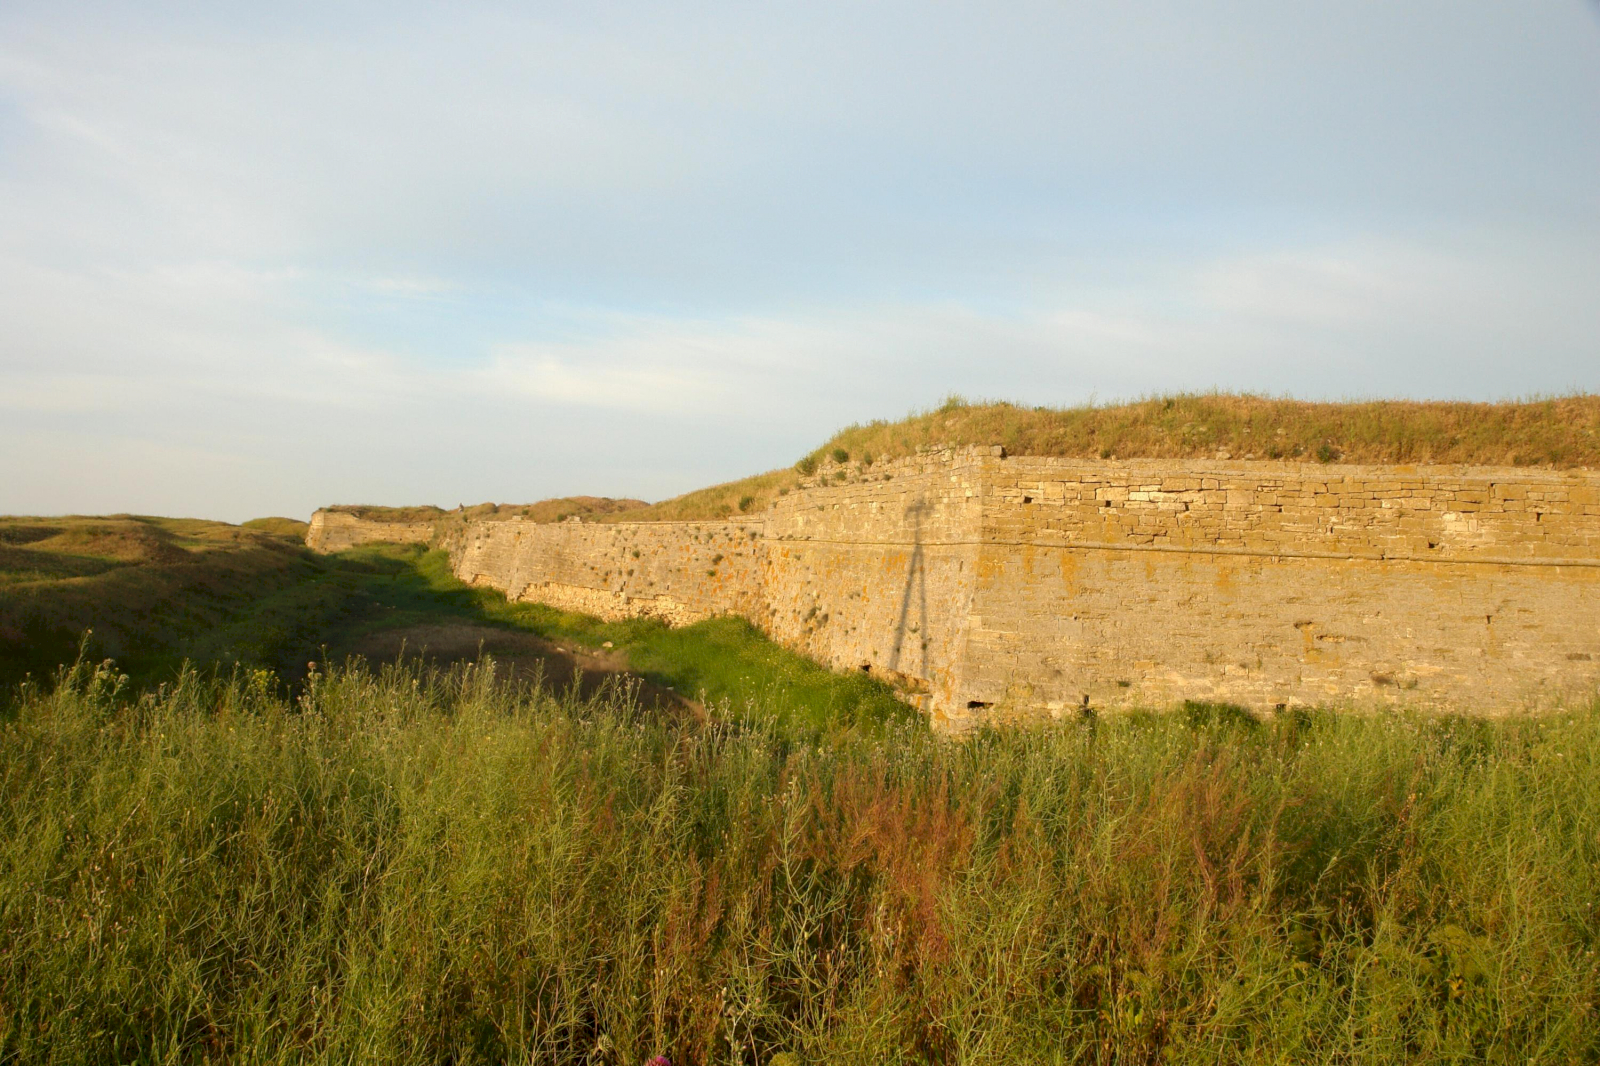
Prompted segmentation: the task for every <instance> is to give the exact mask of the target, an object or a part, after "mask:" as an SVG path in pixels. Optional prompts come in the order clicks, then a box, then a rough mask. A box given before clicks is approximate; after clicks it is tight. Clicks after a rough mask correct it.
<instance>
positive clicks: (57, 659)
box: [0, 517, 911, 732]
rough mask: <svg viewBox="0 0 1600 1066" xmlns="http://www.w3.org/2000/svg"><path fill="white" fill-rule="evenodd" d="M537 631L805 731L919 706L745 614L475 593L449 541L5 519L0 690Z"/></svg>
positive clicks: (276, 663)
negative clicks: (323, 540) (450, 553)
mask: <svg viewBox="0 0 1600 1066" xmlns="http://www.w3.org/2000/svg"><path fill="white" fill-rule="evenodd" d="M451 619H454V620H460V621H465V622H471V623H478V624H489V625H494V626H499V627H502V628H505V629H508V630H522V631H527V632H533V633H536V634H538V635H540V636H543V637H549V638H555V639H560V640H563V641H566V642H569V643H576V644H583V645H586V646H588V647H590V648H598V647H600V646H601V645H602V644H603V643H605V642H607V641H610V642H612V643H613V644H614V645H615V646H616V647H617V648H618V649H620V650H621V651H622V652H623V653H624V654H626V655H627V656H628V659H629V662H630V665H631V666H632V668H633V669H634V670H635V672H637V673H641V674H644V675H646V676H647V677H648V678H650V679H651V680H652V681H655V682H657V683H658V684H662V685H667V686H671V687H672V688H674V689H675V690H677V691H678V692H679V693H682V694H683V695H685V696H686V697H689V698H692V699H703V700H705V701H708V702H711V703H714V704H719V705H725V706H731V707H734V708H743V707H747V706H751V705H754V706H759V707H760V708H761V710H762V713H764V714H770V715H772V716H774V717H776V718H777V719H778V720H779V721H780V722H782V723H785V724H786V725H787V726H789V727H792V728H793V729H796V730H801V731H808V732H815V731H817V730H821V729H825V728H831V727H834V726H839V725H852V724H855V725H860V726H862V727H866V728H878V727H879V726H881V725H882V724H884V723H885V722H887V721H889V720H892V719H895V718H903V717H908V716H910V714H911V712H909V711H908V710H907V709H906V708H905V707H904V705H902V704H901V703H899V701H897V700H896V699H895V698H894V696H893V694H892V693H891V692H890V690H889V689H887V688H886V687H885V686H883V685H881V684H879V683H878V682H875V681H872V680H871V679H869V678H866V677H861V676H856V675H839V674H834V673H832V672H830V671H829V670H827V669H825V668H823V667H822V666H819V665H818V664H816V663H815V662H812V661H811V660H809V659H806V658H804V657H802V656H798V655H795V654H793V653H792V652H789V651H786V650H784V649H782V648H780V647H778V646H777V645H775V644H773V643H772V642H771V641H769V640H767V639H766V638H765V637H763V636H762V635H761V634H760V633H758V632H757V631H756V630H755V629H754V628H752V627H751V626H750V625H749V624H748V623H746V622H744V621H742V620H739V619H733V618H724V619H715V620H712V621H709V622H702V623H700V624H698V625H694V626H688V627H685V628H682V629H675V630H674V629H668V628H667V627H665V626H663V625H661V624H660V623H658V622H648V621H642V620H641V621H634V622H626V623H619V624H607V623H602V622H600V621H598V620H597V619H594V618H590V617H587V616H584V615H577V614H568V613H563V612H558V611H554V610H552V609H550V608H547V607H543V606H540V605H532V604H512V603H508V602H507V601H506V599H505V597H504V596H502V595H501V594H500V593H498V592H495V591H493V590H489V589H471V588H468V587H467V586H465V585H463V584H461V583H460V582H459V581H457V580H456V579H455V578H454V577H453V576H452V575H451V574H450V569H449V562H448V559H447V558H446V556H445V554H444V553H443V552H424V551H423V550H422V549H420V548H416V547H394V546H371V547H366V548H360V549H356V550H354V551H350V552H345V553H342V554H340V555H337V556H318V555H314V554H312V553H310V552H308V551H306V550H304V549H303V548H302V547H300V546H299V545H298V543H296V542H294V541H292V540H290V539H287V538H285V537H283V536H279V535H276V534H272V533H263V532H259V524H258V525H257V526H256V527H255V529H252V528H251V527H250V526H248V525H247V526H246V527H242V528H241V527H234V526H228V525H225V524H223V523H216V522H199V521H187V520H174V519H155V518H128V517H117V518H105V519H101V518H70V519H0V686H4V685H5V684H7V683H12V682H16V681H18V680H20V679H21V678H22V677H23V676H24V675H26V674H28V673H32V674H34V675H35V676H38V677H48V676H50V675H51V673H52V672H53V671H54V670H55V669H56V668H57V667H58V666H59V665H60V664H62V663H65V662H71V661H72V660H73V659H74V658H75V657H76V656H77V654H78V650H79V645H80V642H81V641H82V640H83V632H84V631H85V630H86V629H92V630H93V637H92V639H91V640H90V641H89V644H88V647H87V648H86V652H87V655H88V657H89V658H90V659H96V658H99V657H102V656H111V657H114V658H115V659H116V660H117V661H118V663H119V665H120V666H121V668H122V669H124V670H128V671H130V672H131V673H132V674H133V675H134V677H135V678H136V680H139V681H141V682H146V681H158V680H166V679H170V678H171V677H173V676H175V675H176V673H177V671H178V668H179V666H180V664H181V663H182V662H183V661H184V660H185V659H191V660H194V661H196V662H199V663H203V664H211V663H214V664H220V665H224V666H227V665H231V664H236V663H237V664H241V665H245V666H264V667H270V668H272V669H274V670H276V671H279V672H281V673H283V674H285V675H286V676H288V677H290V678H293V679H298V678H299V677H300V676H301V675H302V674H303V673H304V666H305V664H306V663H307V662H309V661H312V660H316V659H321V658H322V657H323V655H324V654H325V653H331V654H333V655H335V656H338V655H340V654H342V652H343V649H346V648H349V647H352V646H355V645H356V644H357V643H359V641H360V638H361V636H362V634H363V633H366V632H369V631H371V630H374V629H380V628H385V627H387V628H404V627H408V626H415V625H420V624H425V623H432V622H439V621H444V620H451Z"/></svg>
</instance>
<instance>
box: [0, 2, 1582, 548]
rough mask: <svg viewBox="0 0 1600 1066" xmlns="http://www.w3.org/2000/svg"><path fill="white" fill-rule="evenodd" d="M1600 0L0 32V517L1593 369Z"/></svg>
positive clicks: (637, 475)
mask: <svg viewBox="0 0 1600 1066" xmlns="http://www.w3.org/2000/svg"><path fill="white" fill-rule="evenodd" d="M1596 175H1600V9H1597V7H1596V5H1595V4H1593V3H1586V2H1581V0H1570V2H1555V0H1524V2H1519V3H1516V4H1504V3H1476V2H1463V0H1454V2H1448V3H1443V2H1441V3H1430V2H1425V0H1421V2H1416V3H1408V4H1404V5H1397V4H1390V3H1377V2H1370V3H1367V2H1351V3H1338V4H1335V3H1327V4H1316V5H1312V4H1283V3H1268V2H1246V0H1240V2H1217V3H1206V4H1202V3H1149V2H1140V0H1134V2H1128V3H1121V4H1115V5H1110V4H1089V3H1065V2H1058V3H1051V4H1044V3H1016V4H1006V5H996V4H944V3H928V2H923V3H917V4H910V3H904V4H897V3H877V4H830V3H819V2H810V3H804V4H798V3H797V4H770V5H753V4H712V3H707V4H670V5H669V4H630V3H617V4H588V5H570V6H564V7H556V6H544V5H539V4H528V3H518V4H475V3H458V4H452V5H422V4H404V3H386V4H381V5H380V4H358V3H317V4H295V3H283V4H274V5H262V4H239V5H232V4H227V3H215V2H213V3H205V4H165V3H160V2H144V3H140V4H137V5H128V4H104V5H98V4H96V3H93V2H85V3H73V4H59V3H48V4H47V3H35V2H33V0H8V2H7V3H6V4H4V5H0V512H9V513H61V512H77V513H99V512H111V511H135V512H144V513H161V514H186V515H203V516H212V517H220V518H227V519H233V520H238V519H243V518H248V517H252V516H255V515H260V514H269V513H272V514H291V515H298V516H304V515H306V514H308V513H309V512H310V511H311V510H312V509H313V508H314V507H316V506H318V505H320V504H324V503H331V502H376V503H395V504H399V503H420V502H433V503H439V504H443V505H445V506H451V505H454V504H456V503H462V502H466V503H473V502H478V501H482V500H497V501H524V500H533V499H538V498H542V497H547V496H552V495H563V494H568V493H576V492H588V493H597V494H604V495H635V496H642V497H645V498H650V499H655V498H661V497H664V496H668V495H672V494H675V493H677V492H681V491H685V490H687V489H690V488H694V487H697V486H700V485H704V484H709V483H711V482H715V481H722V480H727V479H730V478H734V477H738V476H741V475H743V474H746V473H751V472H754V471H757V470H762V469H767V468H770V467H773V466H779V465H785V464H787V463H789V462H792V461H793V460H794V459H795V458H796V457H797V456H798V455H800V454H802V453H803V452H805V451H806V450H808V449H809V448H811V447H813V446H814V445H815V444H817V443H819V442H820V441H821V440H822V439H824V438H825V437H826V436H827V435H828V434H829V433H830V432H831V431H833V430H834V429H837V428H839V427H840V426H842V425H844V424H847V423H849V422H853V421H860V420H867V419H871V418H880V417H881V418H892V417H898V416H900V415H902V414H904V413H906V412H908V411H909V410H911V409H913V408H916V407H920V406H926V405H930V404H933V403H937V402H938V401H939V400H940V399H941V398H942V397H944V396H945V395H948V394H950V393H952V392H956V393H961V394H964V395H967V396H971V397H978V398H989V397H992V398H1004V399H1013V400H1017V401H1019V402H1024V403H1030V404H1073V403H1079V402H1084V401H1087V400H1091V399H1096V400H1100V401H1107V400H1113V399H1118V398H1124V397H1132V396H1138V395H1142V394H1148V393H1154V392H1165V391H1173V390H1179V389H1205V388H1212V387H1217V388H1223V389H1230V390H1250V391H1261V392H1268V393H1274V394H1289V395H1295V396H1302V397H1310V398H1343V397H1372V396H1412V397H1465V398H1474V399H1498V398H1505V397H1514V396H1523V395H1529V394H1535V393H1549V392H1563V391H1571V390H1574V389H1578V390H1585V391H1592V390H1595V389H1597V388H1600V298H1597V297H1596V293H1600V180H1597V179H1596Z"/></svg>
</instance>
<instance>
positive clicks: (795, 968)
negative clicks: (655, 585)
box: [0, 665, 1600, 1066]
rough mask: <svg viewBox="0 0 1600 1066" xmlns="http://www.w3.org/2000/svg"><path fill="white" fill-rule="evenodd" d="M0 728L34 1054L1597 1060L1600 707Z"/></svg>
mask: <svg viewBox="0 0 1600 1066" xmlns="http://www.w3.org/2000/svg"><path fill="white" fill-rule="evenodd" d="M280 691H281V688H280V686H279V685H277V684H276V683H274V681H273V680H272V679H271V678H270V677H269V676H267V675H264V674H249V673H243V674H240V675H239V676H237V677H235V678H234V679H232V680H231V681H221V682H206V681H204V680H202V679H201V678H199V677H198V676H197V675H195V674H194V673H193V672H189V673H185V674H183V675H181V676H180V677H179V678H178V679H177V680H176V681H175V682H174V683H172V684H170V685H168V686H166V687H165V688H163V689H161V690H159V691H151V692H147V693H146V694H144V695H143V696H141V697H137V698H135V697H131V696H129V695H128V694H127V691H126V688H125V687H120V686H119V679H118V677H117V675H116V674H115V672H114V671H112V670H108V669H105V668H94V667H92V666H87V665H86V666H81V667H79V668H78V669H76V670H74V671H73V672H71V673H70V674H69V675H68V676H66V677H65V678H64V680H63V682H62V683H61V684H60V685H59V687H57V688H55V690H54V691H53V692H50V693H45V692H42V691H40V690H39V689H37V688H34V689H30V690H28V691H26V692H24V693H23V694H22V696H21V697H20V699H19V700H18V701H17V705H16V707H15V708H14V714H12V715H11V716H8V717H7V718H6V720H5V721H4V724H3V725H0V765H3V766H4V767H5V773H4V775H3V777H0V825H3V828H4V831H3V832H0V856H3V858H0V946H3V950H0V1008H3V1009H0V1058H4V1059H5V1060H6V1061H8V1062H21V1063H123V1062H136V1061H137V1062H202V1061H209V1062H261V1063H266V1062H308V1063H344V1062H367V1063H397V1064H398V1063H407V1064H414V1063H445V1062H449V1063H456V1064H462V1066H466V1064H472V1063H499V1062H549V1063H573V1064H577V1063H585V1064H590V1063H595V1064H598V1063H605V1064H619V1066H637V1064H639V1063H642V1062H644V1061H645V1060H646V1058H647V1057H649V1056H651V1055H655V1054H666V1055H669V1056H670V1057H671V1059H672V1061H673V1062H674V1063H676V1064H677V1066H699V1064H707V1063H752V1064H758V1066H765V1064H767V1063H770V1062H773V1061H775V1060H774V1056H775V1055H777V1054H779V1053H788V1054H790V1055H792V1056H794V1058H793V1059H791V1060H789V1061H798V1062H801V1063H830V1064H833V1063H840V1064H847V1063H861V1064H874V1066H876V1064H879V1063H885V1062H913V1063H947V1062H962V1063H970V1064H987V1063H995V1064H1001V1063H1004V1064H1015V1063H1111V1062H1118V1063H1175V1064H1183V1063H1196V1064H1199V1063H1207V1064H1210V1063H1218V1062H1229V1063H1232V1062H1259V1063H1280V1062H1306V1063H1325V1064H1355V1063H1482V1062H1517V1063H1526V1062H1532V1063H1580V1062H1593V1061H1595V1060H1596V1059H1597V1058H1600V959H1597V957H1596V949H1597V947H1600V916H1597V915H1596V912H1595V901H1596V899H1597V898H1600V835H1597V827H1600V790H1597V789H1596V788H1595V787H1594V783H1595V781H1596V777H1597V774H1600V708H1589V709H1586V710H1583V711H1581V712H1578V713H1573V714H1569V715H1566V716H1561V717H1556V718H1549V719H1544V720H1539V721H1528V720H1522V721H1502V722H1493V723H1489V722H1462V721H1455V720H1448V719H1435V720H1426V721H1424V720H1416V719H1410V718H1392V717H1337V716H1332V715H1309V716H1302V717H1288V716H1285V717H1284V718H1282V719H1280V720H1278V721H1277V722H1275V723H1271V724H1263V725H1257V726H1248V725H1245V724H1243V723H1240V722H1235V721H1230V720H1229V719H1228V718H1227V716H1225V715H1217V714H1208V713H1204V710H1203V709H1197V712H1196V713H1194V714H1192V715H1190V716H1187V717H1186V716H1181V715H1172V716H1162V717H1151V718H1137V717H1132V718H1127V719H1121V720H1116V721H1100V722H1098V723H1078V724H1071V725H1065V726H1060V727H1054V728H1048V729H1039V730H1032V731H1021V730H1018V731H1009V732H1000V733H991V734H982V735H979V736H977V737H975V738H974V739H972V740H971V741H969V742H967V743H965V744H954V743H950V742H944V741H940V740H938V739H937V738H934V737H931V736H929V735H928V734H927V733H926V732H925V731H923V730H919V729H915V728H901V727H895V728H891V729H890V730H888V731H887V732H886V733H884V734H882V735H880V736H877V737H874V738H866V737H862V736H860V735H859V734H856V733H843V734H839V735H832V736H828V737H824V738H822V739H821V740H820V741H819V742H817V743H796V742H795V741H794V739H793V738H792V737H790V736H789V735H787V734H786V733H784V732H781V731H779V730H777V729H775V728H774V727H773V726H771V725H770V723H768V722H765V721H764V720H760V719H757V720H746V721H731V722H730V721H727V720H714V721H711V722H707V723H697V722H694V721H692V720H681V719H680V720H664V719H657V718H651V717H647V716H641V715H640V714H639V713H638V712H637V710H636V709H635V708H633V707H630V706H629V705H627V704H626V703H625V702H621V701H618V700H616V699H609V700H600V701H597V702H592V703H581V702H575V701H572V700H563V699H560V698H557V697H554V696H551V695H549V694H540V693H535V692H530V691H527V690H518V689H509V688H506V687H504V686H502V685H500V684H498V683H497V682H496V681H495V680H494V677H493V675H492V670H490V669H486V668H484V667H482V666H479V667H473V668H460V669H457V670H455V671H453V672H451V673H449V674H444V675H439V674H429V673H425V672H420V671H419V669H418V668H416V667H415V666H414V665H413V666H411V667H407V668H399V669H396V668H390V669H386V670H384V671H382V672H380V673H377V674H373V673H370V672H367V671H365V670H362V669H355V670H348V671H346V670H342V669H341V670H335V671H334V672H332V673H330V674H319V675H317V676H316V677H315V679H314V680H313V682H312V683H311V684H309V685H308V686H307V687H306V688H305V691H304V693H303V694H302V695H301V697H299V698H298V699H297V700H295V701H293V702H286V701H285V700H283V699H282V698H280V697H279V696H278V695H277V693H278V692H280Z"/></svg>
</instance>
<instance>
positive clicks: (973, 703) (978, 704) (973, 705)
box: [967, 700, 994, 711]
mask: <svg viewBox="0 0 1600 1066" xmlns="http://www.w3.org/2000/svg"><path fill="white" fill-rule="evenodd" d="M993 706H994V704H992V703H985V702H983V701H982V700H968V701H967V710H969V711H977V710H982V709H983V708H985V707H993Z"/></svg>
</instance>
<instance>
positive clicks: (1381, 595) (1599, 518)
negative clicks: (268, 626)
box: [308, 449, 1600, 729]
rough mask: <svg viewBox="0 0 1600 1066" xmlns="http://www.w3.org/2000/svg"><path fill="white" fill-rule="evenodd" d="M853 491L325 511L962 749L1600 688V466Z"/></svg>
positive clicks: (1535, 698)
mask: <svg viewBox="0 0 1600 1066" xmlns="http://www.w3.org/2000/svg"><path fill="white" fill-rule="evenodd" d="M826 473H827V474H828V475H829V476H824V477H821V478H818V479H817V483H815V484H813V485H811V486H810V487H807V488H804V489H802V490H800V491H796V492H794V493H791V494H790V495H788V496H785V497H782V498H780V499H779V500H778V501H777V502H776V504H775V505H774V506H773V507H772V508H771V509H770V510H768V511H766V512H765V513H763V514H761V515H759V516H752V517H741V518H738V519H733V520H728V521H706V522H671V523H665V522H634V523H627V522H618V523H582V522H572V521H569V522H565V523H560V524H556V525H537V524H533V523H525V522H519V521H515V520H513V521H479V522H472V523H463V522H460V521H457V522H455V524H453V525H452V524H449V523H444V524H441V525H440V526H438V527H436V528H434V527H430V528H428V529H426V530H423V529H413V528H411V526H404V527H399V532H400V534H401V535H400V536H398V537H397V536H396V535H395V532H394V530H393V529H391V528H388V527H386V524H384V523H377V522H370V521H366V520H362V519H356V518H353V517H352V516H349V515H344V514H335V513H330V512H318V515H317V516H316V517H314V519H313V528H312V531H311V534H310V536H309V537H308V542H309V543H311V544H312V546H313V547H318V548H320V549H322V550H337V549H338V548H340V547H345V546H348V545H350V544H352V543H358V542H360V541H362V540H378V539H384V540H394V539H404V540H410V541H416V540H423V539H431V540H432V541H433V542H435V543H440V544H442V545H443V546H445V547H448V548H449V550H450V553H451V559H452V563H453V566H454V568H455V571H456V573H457V575H458V576H460V577H461V578H462V579H464V580H467V581H471V582H475V583H480V584H486V585H491V586H493V587H495V588H498V589H502V590H504V591H505V592H506V593H507V595H509V596H511V597H513V598H519V599H528V600H540V601H544V602H549V603H552V604H556V605H559V606H563V607H569V608H574V609H579V610H583V611H587V612H589V613H593V614H598V615H601V616H603V617H623V616H632V615H640V614H648V615H655V616H658V617H661V618H663V619H665V620H666V621H668V622H671V623H673V624H681V623H684V622H689V621H693V620H696V619H699V618H704V617H708V616H711V615H715V614H723V613H733V614H739V615H743V616H744V617H746V618H749V619H750V620H751V621H752V622H754V623H755V624H757V625H758V626H760V627H761V628H762V629H764V630H766V631H767V632H768V633H769V634H771V635H772V636H773V637H774V639H776V640H779V641H781V642H783V643H785V644H788V645H790V646H792V647H795V648H798V649H801V650H803V651H806V652H808V653H809V654H811V655H814V656H816V657H817V658H819V659H821V660H823V661H825V662H827V663H829V664H831V665H833V666H834V667H836V668H841V669H866V670H868V671H870V672H872V673H874V674H877V675H879V676H883V677H886V678H888V679H889V680H891V681H893V682H894V683H896V684H897V685H898V686H899V687H900V688H901V689H902V691H904V692H906V693H907V695H908V698H910V699H912V700H913V702H916V703H918V704H919V705H920V706H923V707H924V708H925V709H927V710H928V711H929V712H930V713H931V714H932V716H933V718H934V720H935V722H936V723H937V724H940V725H942V726H944V727H947V728H952V729H961V728H965V727H968V726H970V725H972V724H974V723H976V722H979V721H982V720H984V719H985V718H991V717H1008V716H1017V715H1030V714H1046V713H1048V714H1056V715H1060V714H1064V713H1073V712H1075V711H1076V709H1077V708H1079V707H1081V706H1083V705H1084V703H1085V701H1087V703H1088V705H1089V706H1091V707H1096V708H1107V707H1116V706H1134V705H1139V706H1152V705H1156V706H1159V705H1164V704H1170V703H1174V702H1176V701H1179V700H1183V699H1215V700H1226V701H1230V702H1235V703H1241V704H1244V705H1247V706H1251V707H1255V708H1260V709H1266V710H1270V709H1273V708H1274V707H1278V706H1295V705H1301V704H1315V703H1344V704H1361V703H1376V702H1386V703H1404V704H1411V705H1418V706H1424V707H1432V708H1441V709H1444V708H1448V709H1454V710H1463V711H1474V712H1479V713H1505V712H1509V711H1514V710H1519V709H1524V708H1538V707H1546V706H1551V705H1554V704H1556V703H1558V702H1561V701H1572V700H1578V699H1585V698H1589V697H1591V696H1593V695H1594V694H1595V693H1596V691H1597V682H1600V475H1596V474H1593V473H1589V472H1553V471H1535V470H1526V469H1513V468H1508V469H1496V468H1484V467H1471V468H1468V467H1448V468H1446V467H1361V466H1343V465H1326V466H1324V465H1315V464H1304V465H1302V464H1288V463H1267V462H1237V461H1223V460H1218V461H1215V462H1211V461H1197V460H1132V461H1117V460H1104V461H1095V460H1078V459H1045V458H1032V457H1013V458H1006V457H1004V456H1003V455H1000V454H998V449H967V450H962V451H956V452H943V453H934V454H929V455H924V456H918V457H916V458H914V459H909V460H904V461H900V462H896V463H892V464H880V465H878V466H875V467H871V468H867V469H865V470H862V469H859V468H852V469H849V470H846V471H832V470H830V471H828V472H826ZM839 473H843V474H844V475H845V477H844V480H842V481H841V480H838V474H839Z"/></svg>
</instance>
